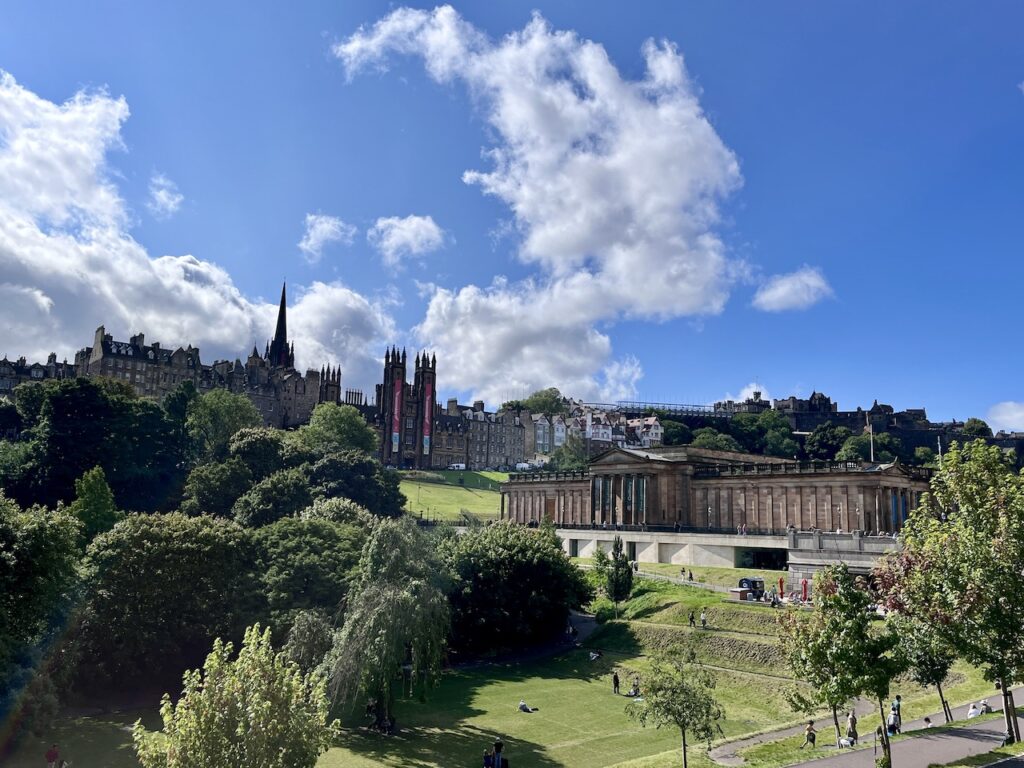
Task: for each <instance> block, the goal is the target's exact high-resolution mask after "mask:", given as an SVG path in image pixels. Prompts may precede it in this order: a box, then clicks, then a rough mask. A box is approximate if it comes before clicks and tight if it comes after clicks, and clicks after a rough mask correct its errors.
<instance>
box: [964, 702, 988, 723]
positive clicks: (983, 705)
mask: <svg viewBox="0 0 1024 768" xmlns="http://www.w3.org/2000/svg"><path fill="white" fill-rule="evenodd" d="M991 711H992V707H990V706H989V704H988V699H982V700H981V702H980V703H978V704H973V703H972V704H971V707H970V709H968V710H967V719H968V720H970V719H971V718H972V717H978V716H979V715H987V714H988V713H989V712H991Z"/></svg>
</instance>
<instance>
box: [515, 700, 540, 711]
mask: <svg viewBox="0 0 1024 768" xmlns="http://www.w3.org/2000/svg"><path fill="white" fill-rule="evenodd" d="M519 711H520V712H527V713H529V712H536V711H537V707H531V706H528V705H527V703H526V702H525V701H524V700H523V699H520V700H519Z"/></svg>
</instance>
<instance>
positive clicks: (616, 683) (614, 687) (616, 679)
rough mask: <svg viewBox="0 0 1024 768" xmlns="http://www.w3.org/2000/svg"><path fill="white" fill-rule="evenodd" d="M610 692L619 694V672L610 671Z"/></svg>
mask: <svg viewBox="0 0 1024 768" xmlns="http://www.w3.org/2000/svg"><path fill="white" fill-rule="evenodd" d="M612 693H614V694H615V695H616V696H618V695H619V673H618V672H612Z"/></svg>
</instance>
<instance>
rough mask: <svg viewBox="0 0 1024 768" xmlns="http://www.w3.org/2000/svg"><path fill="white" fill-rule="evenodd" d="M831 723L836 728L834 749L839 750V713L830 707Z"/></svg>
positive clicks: (840, 736) (840, 735)
mask: <svg viewBox="0 0 1024 768" xmlns="http://www.w3.org/2000/svg"><path fill="white" fill-rule="evenodd" d="M832 722H833V723H835V726H836V749H839V739H840V738H842V734H841V733H840V732H839V712H838V710H837V709H836V707H832Z"/></svg>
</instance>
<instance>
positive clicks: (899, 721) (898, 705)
mask: <svg viewBox="0 0 1024 768" xmlns="http://www.w3.org/2000/svg"><path fill="white" fill-rule="evenodd" d="M892 708H893V709H895V710H896V733H900V732H901V731H902V730H903V697H902V696H900V695H899V694H896V698H895V699H894V700H893V702H892Z"/></svg>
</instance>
